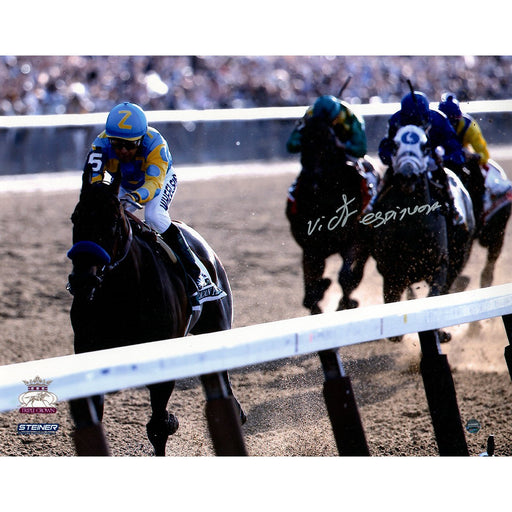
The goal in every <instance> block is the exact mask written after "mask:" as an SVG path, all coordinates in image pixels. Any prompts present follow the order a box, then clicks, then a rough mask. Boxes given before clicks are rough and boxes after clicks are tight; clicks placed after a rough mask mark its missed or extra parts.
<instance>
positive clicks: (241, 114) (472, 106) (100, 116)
mask: <svg viewBox="0 0 512 512" xmlns="http://www.w3.org/2000/svg"><path fill="white" fill-rule="evenodd" d="M431 106H432V108H437V103H431ZM462 106H463V110H464V112H467V113H468V114H475V113H492V112H512V99H510V100H488V101H472V102H465V103H463V104H462ZM351 107H352V108H353V109H354V110H355V111H356V112H357V113H358V114H361V115H362V116H371V115H376V116H379V115H386V116H389V115H391V114H393V113H394V112H396V111H397V110H398V109H399V108H400V104H399V103H365V104H353V105H351ZM306 108H307V107H306V106H297V107H261V108H230V109H205V110H152V111H147V112H146V114H147V118H148V121H149V122H150V123H155V122H177V123H194V122H201V121H247V120H263V119H298V118H300V117H302V116H303V115H304V112H305V111H306ZM107 114H108V112H96V113H92V114H47V115H26V116H0V128H31V127H32V128H41V127H45V126H46V127H48V126H96V125H102V124H104V123H105V120H106V118H107Z"/></svg>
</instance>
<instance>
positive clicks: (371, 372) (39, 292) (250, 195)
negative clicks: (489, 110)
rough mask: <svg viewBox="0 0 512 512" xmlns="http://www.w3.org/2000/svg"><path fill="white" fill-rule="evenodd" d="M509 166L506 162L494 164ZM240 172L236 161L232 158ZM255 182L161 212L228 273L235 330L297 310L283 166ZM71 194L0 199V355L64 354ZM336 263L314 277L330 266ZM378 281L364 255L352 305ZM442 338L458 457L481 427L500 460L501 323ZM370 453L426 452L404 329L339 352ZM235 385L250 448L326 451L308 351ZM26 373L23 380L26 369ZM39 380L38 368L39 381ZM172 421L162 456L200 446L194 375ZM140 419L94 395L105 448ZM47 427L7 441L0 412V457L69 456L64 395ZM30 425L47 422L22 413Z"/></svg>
mask: <svg viewBox="0 0 512 512" xmlns="http://www.w3.org/2000/svg"><path fill="white" fill-rule="evenodd" d="M502 163H503V164H504V166H505V168H507V166H508V167H509V168H512V166H511V164H510V162H502ZM241 167H243V164H241ZM285 168H286V170H288V171H289V172H287V173H284V174H283V173H278V174H276V175H275V176H266V177H257V178H255V177H237V178H236V179H235V178H232V177H231V178H219V179H217V180H215V181H199V182H183V183H181V184H180V186H179V188H178V192H177V195H176V197H175V200H174V204H173V215H174V217H175V218H180V219H182V220H184V221H186V222H187V223H189V224H190V225H192V226H193V227H194V228H196V229H197V230H198V231H199V232H200V233H201V234H203V236H204V237H205V238H206V239H207V240H208V241H209V242H210V243H211V245H212V246H213V247H214V248H215V250H216V251H217V253H218V254H219V256H220V257H221V259H222V260H223V262H224V264H225V266H226V268H227V271H228V274H229V276H230V279H231V285H232V288H233V292H234V298H235V327H240V326H246V325H251V324H257V323H263V322H269V321H273V320H279V319H285V318H294V317H298V316H303V315H306V311H305V310H304V309H303V308H302V306H301V301H302V274H301V268H300V251H299V248H298V247H297V246H296V244H295V242H294V241H293V239H292V238H291V236H290V234H289V229H288V224H287V221H286V218H285V216H284V204H285V198H286V190H287V187H288V186H289V184H290V183H291V181H292V179H293V177H294V175H295V173H296V171H297V164H296V163H294V162H292V163H289V164H286V165H285ZM77 197H78V191H76V192H62V193H59V192H53V193H41V192H37V193H21V194H14V195H4V194H2V206H1V207H0V208H1V215H0V240H1V243H0V261H1V273H0V276H1V277H0V322H1V326H2V330H1V336H0V347H1V350H0V364H2V365H4V364H11V363H16V362H21V361H28V360H33V359H41V358H48V357H54V356H59V355H65V354H70V353H72V330H71V326H70V323H69V307H70V304H71V297H70V296H69V294H68V292H67V291H66V289H65V286H66V281H67V274H68V273H69V270H70V263H69V261H68V260H67V258H66V251H67V249H68V248H69V246H70V240H71V224H70V221H69V217H70V214H71V211H72V210H73V207H74V205H75V203H76V200H77ZM511 249H512V235H511V232H510V227H509V229H508V232H507V239H506V246H505V248H504V250H503V253H502V257H501V259H500V260H499V262H498V271H497V273H496V276H495V283H494V284H503V283H506V282H508V281H509V272H510V269H512V250H511ZM483 258H484V252H483V250H482V249H481V248H480V247H478V246H475V248H474V251H473V254H472V257H471V260H470V262H469V264H468V266H467V268H466V272H465V273H466V274H467V275H469V276H470V277H471V283H470V286H469V289H474V288H476V287H478V275H479V272H480V270H481V268H482V266H483ZM336 264H337V261H336V258H333V259H332V260H331V262H330V265H329V267H328V273H330V274H331V275H332V276H333V277H334V276H335V274H336V271H337V268H336ZM381 284H382V281H381V278H380V276H379V275H378V274H377V273H376V271H375V267H374V265H373V261H370V262H369V264H368V266H367V268H366V272H365V278H364V280H363V284H362V286H361V288H360V289H359V290H358V291H357V292H356V298H359V299H360V302H361V306H366V305H371V304H378V303H382V292H381ZM449 331H450V332H451V333H452V334H453V340H452V342H451V343H449V344H446V345H443V351H444V352H445V353H446V354H447V355H448V361H449V363H450V365H451V367H452V369H453V376H454V380H455V386H456V390H457V397H458V402H459V408H460V412H461V416H462V421H463V423H464V424H465V423H466V422H467V421H468V420H469V419H471V418H475V419H477V420H478V421H479V422H480V424H481V430H480V431H479V432H478V433H476V434H470V433H466V438H467V442H468V446H469V449H470V453H471V455H477V454H479V453H481V452H482V451H484V449H485V443H486V440H487V436H488V435H489V434H494V435H495V439H496V454H497V455H512V421H511V419H512V400H511V399H512V384H511V379H510V376H509V374H508V372H507V369H506V364H505V361H504V358H503V349H504V347H505V346H506V345H507V344H508V341H507V338H506V336H505V332H504V329H503V326H502V323H501V319H499V318H498V319H491V320H486V321H482V322H478V323H475V324H472V325H461V326H456V327H454V328H450V329H449ZM340 354H341V357H342V360H343V361H344V364H345V367H346V370H347V372H348V374H349V375H350V377H351V378H352V385H353V388H354V392H355V395H356V398H357V401H358V405H359V408H360V414H361V417H362V422H363V425H364V428H365V433H366V436H367V441H368V444H369V447H370V452H371V454H372V455H374V456H390V455H398V456H429V455H437V453H438V452H437V445H436V442H435V439H434V435H433V430H432V426H431V422H430V416H429V412H428V406H427V403H426V398H425V392H424V389H423V384H422V379H421V376H420V374H419V372H418V364H419V360H420V352H419V343H418V339H417V336H413V335H408V336H406V337H405V338H404V340H403V341H402V343H400V344H394V343H391V342H389V341H387V340H379V341H375V342H371V343H365V344H362V345H358V346H353V347H348V348H344V349H342V350H340ZM231 375H232V380H233V385H234V389H235V393H236V394H237V395H238V397H239V399H240V401H241V402H242V404H243V405H244V407H245V409H246V411H247V413H248V416H249V419H248V422H247V424H246V425H245V426H244V427H243V431H244V436H245V441H246V445H247V449H248V452H249V454H250V455H252V456H334V455H337V451H336V446H335V443H334V439H333V436H332V431H331V428H330V423H329V421H328V418H327V414H326V411H325V406H324V402H323V398H322V383H323V374H322V370H321V366H320V362H319V360H318V357H317V356H316V355H311V356H304V357H298V358H295V359H290V360H282V361H276V362H272V363H268V364H263V365H258V366H255V367H251V368H241V369H237V370H234V371H233V372H232V373H231ZM32 377H34V376H27V378H32ZM43 377H44V376H43ZM170 410H172V411H173V412H174V413H176V415H177V416H178V417H179V419H180V423H181V426H180V429H179V430H178V432H177V433H176V434H175V435H174V436H173V437H172V438H170V440H169V442H168V445H167V452H168V455H169V456H209V455H213V450H212V446H211V443H210V441H209V436H208V432H207V426H206V421H205V419H204V396H203V391H202V388H201V386H200V383H199V379H196V378H191V379H186V380H183V381H179V382H178V385H177V389H176V391H175V393H174V394H173V396H172V397H171V401H170ZM148 417H149V401H148V394H147V392H146V390H145V389H144V388H142V389H129V390H124V391H120V392H117V393H113V394H111V395H108V397H107V400H106V413H105V429H106V432H107V434H108V440H109V443H110V446H111V450H112V453H113V455H115V456H148V455H150V454H151V448H150V445H149V442H148V441H147V439H146V437H145V423H146V421H147V419H148ZM54 419H55V421H56V422H58V423H59V424H60V432H59V433H58V434H57V435H55V436H37V435H32V436H19V435H17V434H16V425H17V424H18V423H19V422H20V413H18V412H17V411H14V412H11V413H8V414H2V415H1V416H0V455H25V456H72V455H73V454H74V448H73V444H72V439H71V430H72V425H71V421H70V418H69V414H68V411H67V406H66V404H64V403H61V404H59V405H58V413H57V417H56V418H52V421H53V420H54ZM31 420H34V422H37V421H42V422H44V421H47V420H48V418H47V417H44V416H41V418H31Z"/></svg>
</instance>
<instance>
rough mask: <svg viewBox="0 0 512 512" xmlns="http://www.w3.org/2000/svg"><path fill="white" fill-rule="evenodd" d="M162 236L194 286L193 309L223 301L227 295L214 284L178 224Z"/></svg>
mask: <svg viewBox="0 0 512 512" xmlns="http://www.w3.org/2000/svg"><path fill="white" fill-rule="evenodd" d="M161 236H162V238H163V239H164V241H165V242H166V243H167V244H168V245H169V246H170V247H171V248H172V249H173V250H174V251H176V253H177V255H178V258H179V260H180V261H181V263H182V264H183V266H184V268H185V271H186V273H187V274H188V276H189V277H190V281H192V283H193V285H194V288H195V290H194V291H193V292H192V293H190V294H189V295H190V298H191V300H192V303H193V304H192V308H193V309H196V308H197V307H198V306H199V305H200V304H202V303H203V302H207V301H213V300H217V299H221V298H222V297H225V296H226V293H225V292H224V291H223V290H221V289H220V288H219V287H218V286H217V285H216V284H215V283H213V282H212V280H211V279H210V276H209V274H208V271H207V270H206V268H204V267H203V265H202V263H200V262H199V260H198V259H197V257H196V256H195V254H194V253H193V252H192V249H191V248H190V246H189V245H188V243H187V241H186V240H185V237H184V236H183V233H182V232H181V230H180V229H179V227H178V226H177V225H176V224H171V225H170V226H169V227H168V228H167V229H166V230H165V231H164V232H163V233H161Z"/></svg>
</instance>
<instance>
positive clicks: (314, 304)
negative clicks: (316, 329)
mask: <svg viewBox="0 0 512 512" xmlns="http://www.w3.org/2000/svg"><path fill="white" fill-rule="evenodd" d="M302 269H303V272H304V300H303V302H302V304H303V306H304V307H305V308H307V309H309V310H310V311H311V314H313V315H314V314H318V313H321V312H322V310H321V309H320V306H319V305H318V303H319V302H320V301H321V300H322V298H323V296H324V293H325V291H326V290H327V288H329V286H330V285H331V280H330V279H328V278H324V277H323V275H324V271H325V258H324V256H323V255H321V254H319V253H318V252H316V251H315V250H314V249H304V252H303V255H302Z"/></svg>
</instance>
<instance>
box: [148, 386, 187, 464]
mask: <svg viewBox="0 0 512 512" xmlns="http://www.w3.org/2000/svg"><path fill="white" fill-rule="evenodd" d="M174 384H175V381H168V382H159V383H158V384H150V385H149V386H147V387H148V389H149V396H150V400H151V411H152V414H151V419H150V420H149V422H148V424H147V425H146V432H147V435H148V439H149V441H150V442H151V444H152V445H153V448H154V450H155V455H157V456H160V457H163V456H164V455H165V445H166V443H167V438H168V437H169V436H170V435H172V434H174V433H175V432H176V430H178V427H179V422H178V418H176V416H174V414H169V412H167V403H168V402H169V398H170V397H171V394H172V392H173V390H174Z"/></svg>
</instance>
